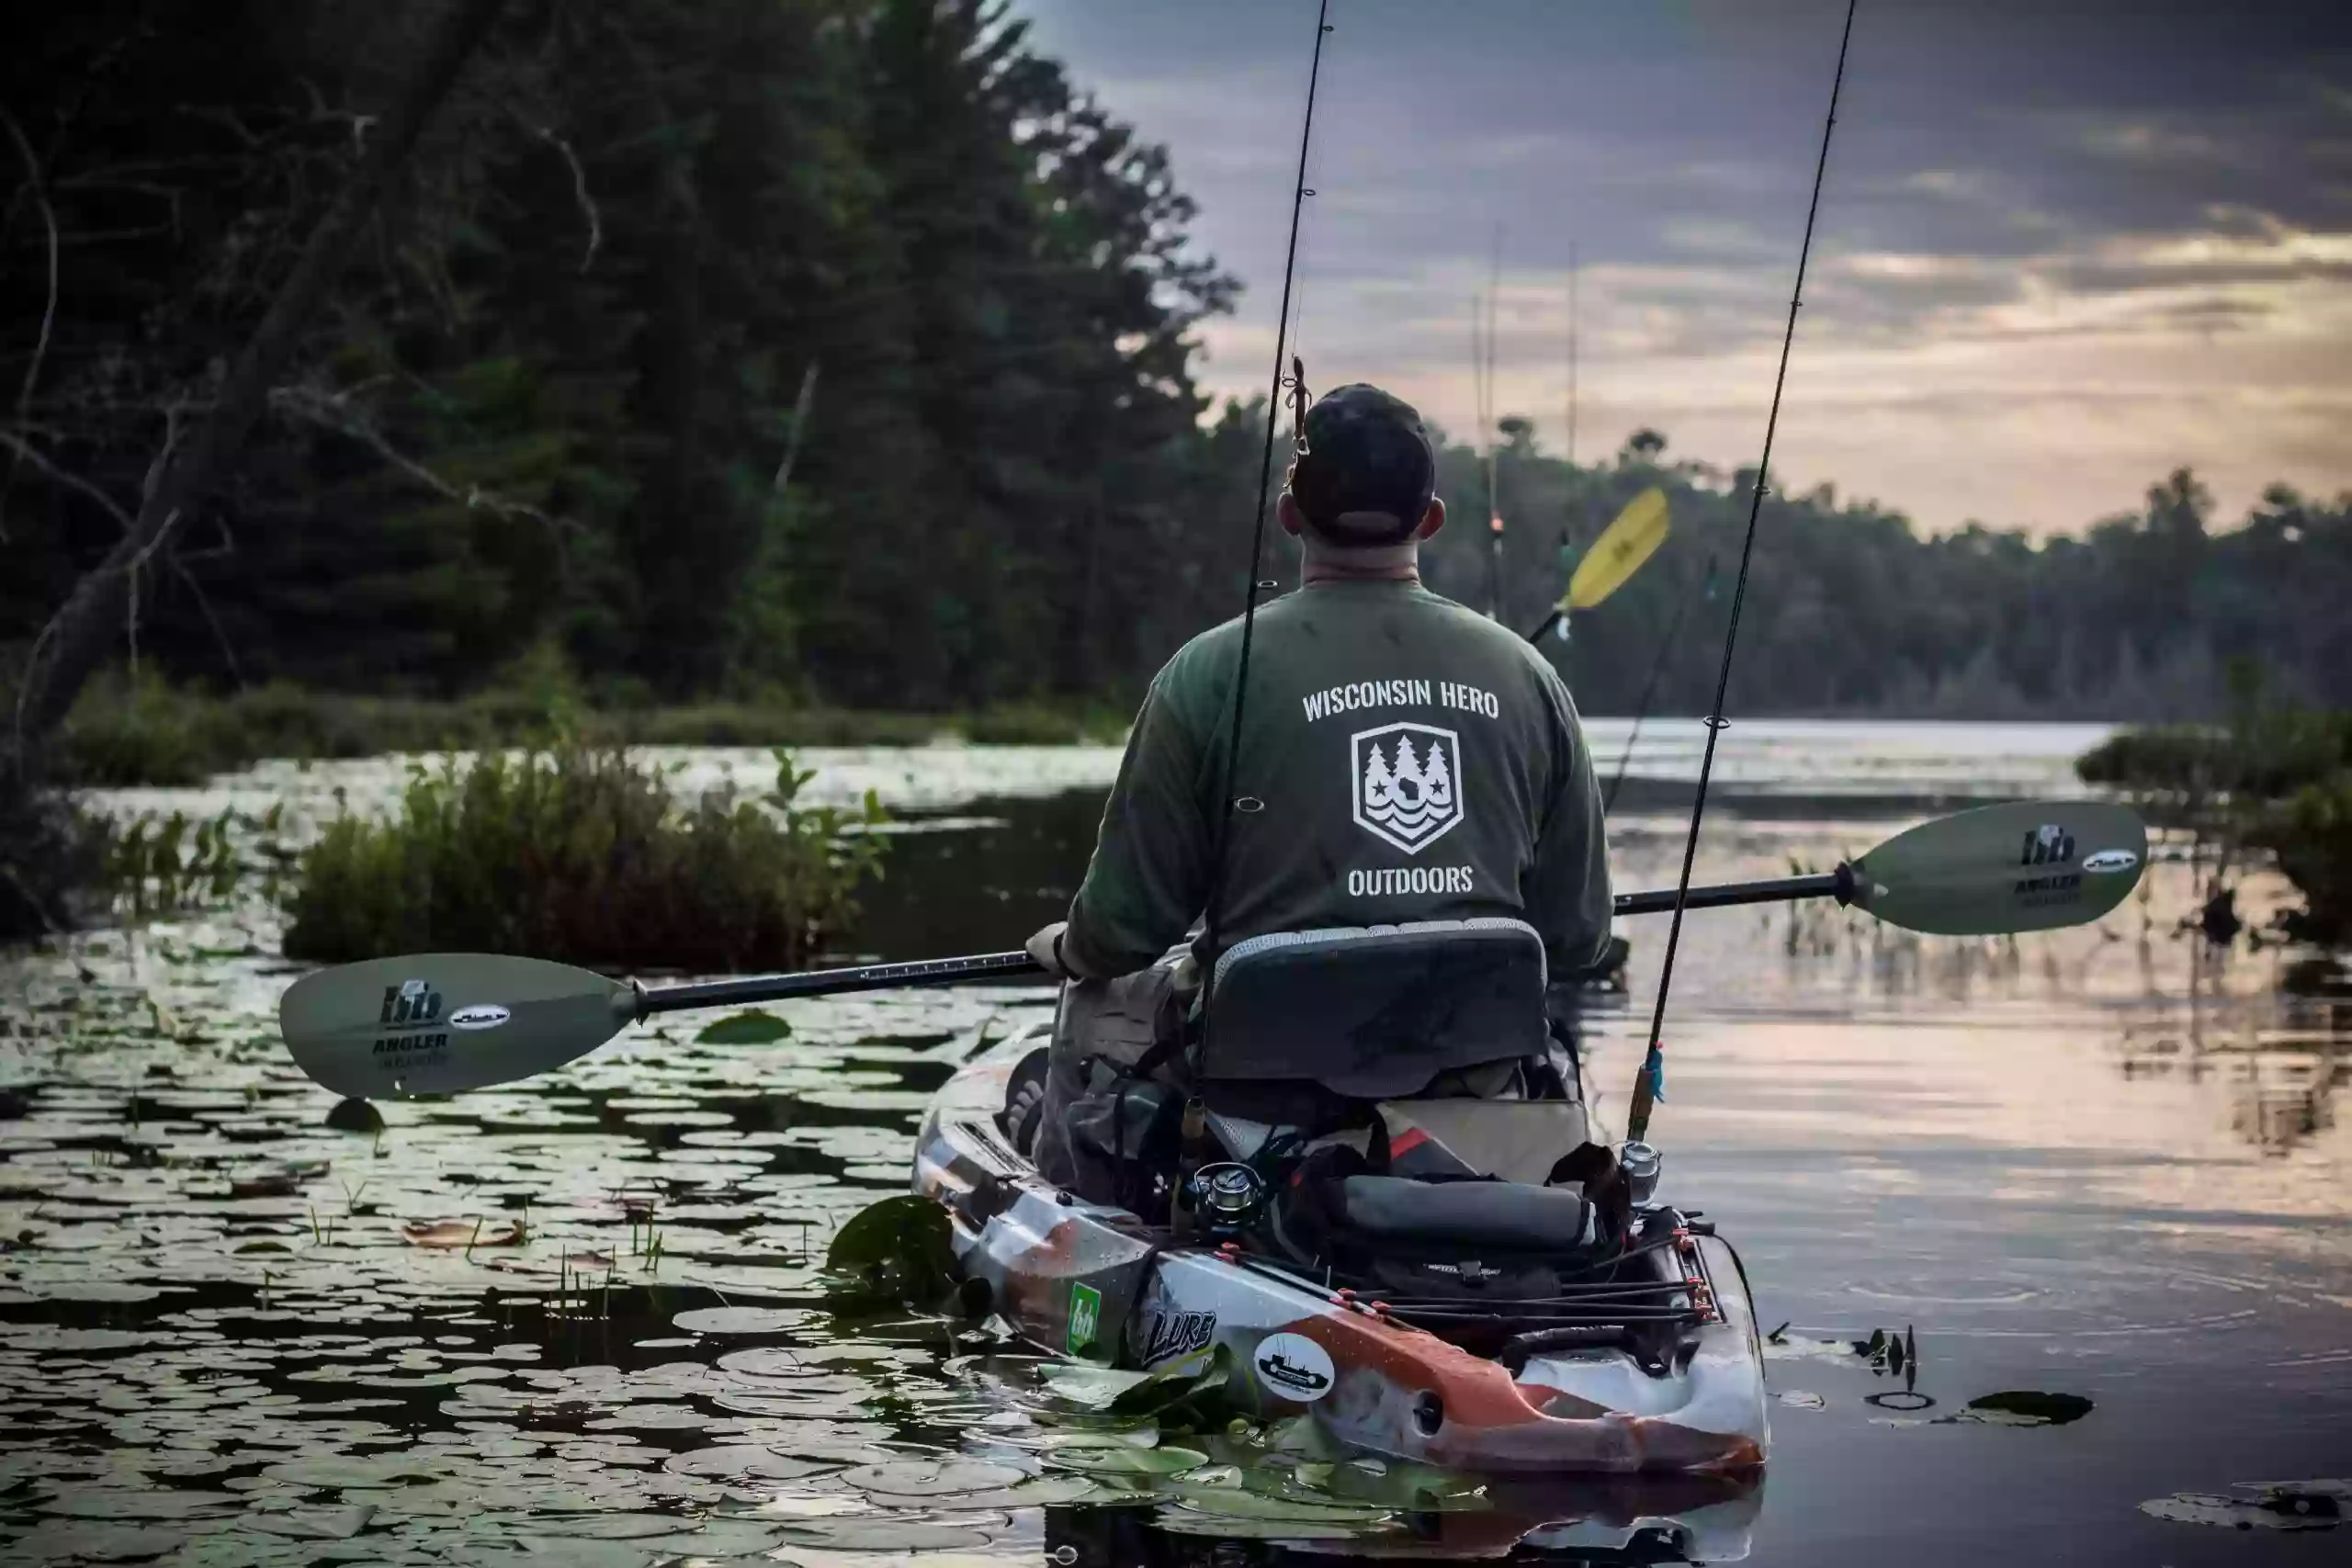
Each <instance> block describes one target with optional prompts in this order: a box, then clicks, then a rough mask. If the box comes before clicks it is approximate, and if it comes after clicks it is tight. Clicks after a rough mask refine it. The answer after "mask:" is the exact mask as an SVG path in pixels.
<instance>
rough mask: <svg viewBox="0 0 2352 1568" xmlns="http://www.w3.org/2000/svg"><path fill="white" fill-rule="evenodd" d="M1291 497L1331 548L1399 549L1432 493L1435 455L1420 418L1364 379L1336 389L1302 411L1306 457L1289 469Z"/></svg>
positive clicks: (1409, 535) (1413, 410)
mask: <svg viewBox="0 0 2352 1568" xmlns="http://www.w3.org/2000/svg"><path fill="white" fill-rule="evenodd" d="M1290 493H1291V497H1292V499H1293V500H1295V502H1298V509H1299V511H1300V512H1301V513H1304V514H1305V515H1306V521H1307V522H1308V524H1309V525H1312V526H1313V527H1314V529H1315V531H1316V532H1317V534H1320V535H1322V536H1324V537H1325V538H1327V539H1329V540H1330V541H1331V542H1332V543H1334V544H1338V545H1357V546H1367V545H1397V544H1402V543H1403V542H1404V541H1405V540H1407V539H1408V538H1410V537H1412V535H1413V530H1414V529H1416V528H1418V527H1419V526H1420V524H1421V518H1422V515H1423V514H1424V513H1427V512H1428V511H1429V509H1430V497H1432V496H1434V495H1435V494H1436V493H1437V454H1436V453H1435V452H1434V451H1433V450H1431V449H1430V435H1429V432H1428V431H1427V430H1425V429H1423V428H1422V426H1421V416H1420V413H1419V411H1418V410H1416V409H1415V408H1414V407H1413V405H1412V404H1410V403H1408V402H1407V401H1405V400H1403V399H1401V398H1397V397H1392V396H1390V395H1389V394H1388V393H1386V392H1384V391H1382V390H1381V389H1379V388H1377V387H1373V386H1367V385H1365V384H1364V383H1363V382H1361V381H1357V382H1351V383H1350V384H1349V385H1347V386H1345V387H1334V388H1333V389H1331V390H1329V391H1328V392H1326V393H1324V394H1323V396H1322V397H1321V398H1320V399H1318V400H1317V401H1316V403H1315V406H1314V407H1312V408H1310V409H1308V410H1307V411H1306V456H1304V457H1300V458H1299V459H1298V460H1297V462H1296V463H1295V465H1293V467H1292V468H1291V476H1290ZM1366 513H1371V514H1372V515H1369V516H1367V515H1365V514H1366ZM1343 517H1344V518H1346V521H1345V522H1344V523H1342V522H1341V521H1340V519H1341V518H1343ZM1382 518H1388V519H1393V521H1392V522H1389V523H1385V524H1384V523H1383V522H1382V521H1381V519H1382Z"/></svg>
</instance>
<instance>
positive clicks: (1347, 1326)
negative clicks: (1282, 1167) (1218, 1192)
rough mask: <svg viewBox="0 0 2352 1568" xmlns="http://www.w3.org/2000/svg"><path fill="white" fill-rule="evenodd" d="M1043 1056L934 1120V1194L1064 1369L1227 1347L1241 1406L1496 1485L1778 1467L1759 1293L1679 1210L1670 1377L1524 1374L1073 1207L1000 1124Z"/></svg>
mask: <svg viewBox="0 0 2352 1568" xmlns="http://www.w3.org/2000/svg"><path fill="white" fill-rule="evenodd" d="M1037 1043H1039V1040H1038V1038H1037V1037H1036V1036H1035V1034H1032V1033H1023V1034H1019V1035H1015V1036H1014V1037H1013V1038H1012V1039H1010V1040H1007V1041H1005V1042H1003V1043H1001V1044H999V1045H997V1046H996V1047H994V1048H993V1049H991V1050H989V1051H988V1052H986V1053H985V1054H984V1055H979V1056H978V1057H977V1058H975V1059H974V1060H972V1061H971V1062H969V1063H967V1065H966V1066H964V1067H963V1068H962V1069H961V1070H960V1071H959V1072H957V1073H956V1076H955V1077H953V1078H951V1079H950V1080H949V1082H948V1083H947V1084H946V1085H945V1086H944V1088H943V1089H941V1090H940V1092H939V1094H938V1095H937V1097H936V1098H935V1099H934V1100H933V1103H932V1106H931V1108H930V1111H929V1113H928V1114H927V1116H926V1117H925V1119H924V1122H923V1127H922V1137H921V1140H920V1143H919V1145H918V1146H917V1151H916V1155H915V1162H914V1179H913V1186H914V1190H916V1191H918V1192H922V1193H925V1194H928V1195H929V1196H931V1197H933V1198H935V1199H937V1200H938V1201H940V1202H942V1203H943V1204H944V1206H945V1207H946V1209H947V1210H948V1213H949V1214H950V1216H951V1218H952V1221H953V1235H954V1247H955V1250H956V1266H957V1269H958V1271H959V1272H960V1274H961V1275H962V1277H963V1278H964V1279H965V1280H967V1281H970V1282H971V1283H969V1284H967V1291H969V1292H972V1293H973V1294H975V1295H979V1294H982V1293H983V1292H984V1294H985V1299H986V1303H987V1305H988V1306H989V1307H990V1308H991V1309H993V1310H994V1311H995V1312H996V1313H997V1314H1000V1315H1001V1316H1002V1317H1003V1319H1004V1320H1005V1321H1006V1322H1007V1323H1008V1324H1010V1325H1012V1327H1013V1328H1014V1330H1015V1331H1017V1332H1018V1333H1019V1334H1021V1335H1022V1336H1023V1337H1024V1338H1026V1339H1028V1340H1030V1341H1031V1342H1033V1343H1034V1344H1035V1345H1037V1346H1038V1347H1040V1348H1044V1349H1046V1350H1048V1351H1051V1352H1056V1353H1060V1354H1067V1355H1071V1356H1076V1357H1080V1358H1084V1359H1091V1360H1097V1361H1103V1362H1107V1363H1110V1364H1114V1365H1117V1366H1122V1367H1129V1368H1136V1369H1142V1370H1148V1369H1150V1368H1153V1367H1156V1366H1159V1365H1163V1364H1165V1363H1167V1362H1169V1361H1171V1360H1175V1359H1180V1358H1182V1357H1185V1356H1188V1355H1193V1354H1195V1353H1197V1352H1199V1351H1201V1350H1203V1349H1204V1348H1207V1347H1210V1346H1222V1347H1224V1348H1225V1349H1226V1350H1227V1355H1228V1363H1227V1364H1228V1365H1229V1366H1230V1367H1231V1368H1232V1379H1233V1382H1232V1385H1231V1388H1230V1393H1231V1394H1232V1396H1233V1398H1234V1400H1235V1402H1236V1403H1237V1404H1239V1405H1240V1406H1242V1407H1243V1408H1248V1409H1254V1410H1256V1411H1258V1412H1260V1413H1261V1414H1263V1415H1266V1416H1287V1415H1296V1414H1306V1415H1310V1416H1312V1417H1313V1418H1314V1419H1315V1421H1316V1422H1317V1423H1318V1424H1319V1425H1320V1426H1322V1427H1325V1428H1326V1429H1327V1430H1328V1431H1329V1434H1330V1436H1331V1437H1332V1438H1336V1439H1337V1440H1339V1441H1340V1442H1341V1443H1344V1444H1346V1445H1348V1446H1350V1447H1352V1448H1356V1449H1360V1450H1365V1451H1368V1452H1371V1453H1375V1454H1384V1455H1388V1456H1392V1457H1395V1458H1398V1459H1407V1460H1414V1461H1422V1462H1425V1463H1430V1464H1435V1465H1442V1466H1445V1467H1448V1468H1452V1469H1459V1470H1468V1471H1475V1472H1481V1473H1529V1474H1543V1473H1550V1474H1569V1473H1576V1472H1585V1473H1592V1472H1606V1473H1619V1474H1630V1473H1635V1472H1653V1473H1685V1474H1705V1473H1717V1474H1734V1473H1739V1472H1752V1471H1755V1470H1756V1469H1758V1467H1760V1466H1761V1465H1762V1464H1763V1462H1764V1458H1765V1451H1766V1447H1767V1444H1768V1442H1769V1440H1770V1431H1769V1427H1768V1424H1767V1420H1766V1415H1765V1393H1764V1375H1763V1359H1762V1354H1761V1347H1760V1345H1759V1344H1758V1335H1757V1329H1756V1322H1755V1313H1754V1308H1753V1305H1752V1303H1751V1302H1750V1300H1749V1296H1748V1291H1747V1281H1746V1280H1745V1279H1744V1278H1743V1276H1742V1273H1741V1270H1740V1268H1739V1263H1738V1260H1737V1258H1736V1256H1735V1255H1734V1253H1733V1251H1732V1249H1731V1248H1730V1247H1729V1246H1727V1245H1726V1244H1725V1243H1724V1241H1723V1240H1722V1239H1721V1238H1719V1237H1717V1236H1714V1235H1708V1234H1702V1233H1701V1232H1700V1231H1698V1230H1693V1229H1692V1228H1691V1227H1690V1226H1688V1225H1687V1224H1683V1223H1682V1222H1681V1221H1680V1220H1679V1216H1677V1215H1675V1214H1673V1213H1672V1212H1671V1211H1667V1210H1660V1211H1657V1212H1655V1213H1652V1214H1650V1215H1648V1216H1646V1218H1647V1221H1648V1223H1650V1224H1653V1225H1654V1226H1657V1227H1670V1231H1662V1233H1654V1234H1670V1236H1671V1240H1670V1243H1669V1244H1668V1245H1666V1246H1663V1247H1658V1248H1657V1249H1655V1250H1653V1251H1651V1252H1649V1253H1647V1254H1646V1255H1645V1256H1644V1257H1643V1258H1640V1259H1638V1260H1637V1262H1636V1264H1635V1265H1634V1266H1636V1267H1653V1266H1654V1267H1655V1268H1656V1269H1657V1271H1658V1278H1659V1279H1660V1280H1669V1281H1672V1282H1674V1283H1675V1284H1676V1285H1677V1286H1678V1291H1677V1293H1676V1295H1675V1296H1674V1298H1673V1299H1674V1300H1675V1301H1676V1302H1677V1303H1680V1304H1683V1305H1687V1306H1689V1307H1691V1308H1692V1309H1693V1314H1694V1316H1695V1318H1696V1321H1695V1323H1694V1324H1693V1325H1691V1326H1689V1327H1687V1328H1685V1329H1683V1330H1681V1331H1680V1333H1679V1339H1678V1341H1677V1343H1676V1344H1675V1347H1674V1351H1673V1354H1672V1355H1671V1356H1670V1357H1668V1358H1653V1359H1649V1361H1648V1363H1647V1364H1646V1365H1645V1359H1643V1358H1641V1357H1638V1356H1636V1355H1635V1354H1634V1352H1633V1351H1631V1350H1629V1349H1626V1348H1617V1347H1612V1346H1610V1345H1607V1344H1603V1343H1585V1344H1577V1345H1575V1346H1572V1347H1568V1348H1558V1349H1550V1350H1533V1351H1530V1352H1529V1353H1528V1354H1527V1355H1526V1356H1525V1357H1524V1359H1523V1360H1521V1362H1520V1364H1519V1365H1517V1366H1516V1368H1513V1367H1509V1366H1506V1365H1505V1364H1504V1363H1503V1362H1502V1361H1501V1360H1498V1359H1489V1358H1487V1357H1484V1356H1479V1355H1474V1354H1472V1353H1471V1352H1470V1351H1468V1350H1466V1349H1464V1348H1460V1347H1459V1346H1456V1345H1454V1344H1452V1343H1450V1342H1448V1341H1447V1340H1446V1339H1443V1338H1441V1337H1438V1336H1437V1335H1436V1334H1433V1333H1430V1332H1428V1331H1426V1330H1424V1329H1421V1328H1417V1327H1413V1326H1410V1325H1408V1324H1405V1323H1402V1322H1399V1321H1397V1320H1396V1319H1395V1318H1394V1317H1392V1316H1391V1315H1390V1314H1388V1313H1387V1312H1386V1311H1385V1310H1383V1308H1382V1307H1381V1305H1380V1304H1379V1303H1368V1302H1364V1301H1359V1300H1357V1299H1355V1298H1353V1297H1352V1296H1351V1294H1350V1293H1349V1292H1344V1291H1339V1292H1334V1291H1332V1290H1329V1289H1327V1288H1325V1287H1324V1286H1323V1285H1322V1284H1321V1283H1319V1282H1318V1281H1316V1280H1310V1279H1307V1278H1306V1277H1304V1276H1302V1275H1300V1274H1298V1273H1296V1272H1294V1271H1292V1270H1290V1269H1285V1268H1283V1267H1281V1266H1280V1265H1278V1264H1276V1263H1274V1262H1272V1261H1271V1260H1268V1259H1265V1258H1259V1257H1256V1256H1254V1255H1250V1254H1245V1253H1241V1252H1238V1251H1237V1250H1236V1249H1234V1248H1232V1247H1223V1248H1219V1247H1214V1246H1211V1245H1209V1244H1207V1243H1204V1242H1198V1241H1194V1242H1189V1243H1188V1242H1182V1241H1179V1240H1178V1239H1176V1238H1174V1237H1172V1236H1171V1235H1170V1233H1169V1232H1168V1231H1167V1230H1165V1229H1161V1228H1154V1227H1151V1226H1148V1225H1146V1224H1143V1223H1142V1222H1141V1221H1140V1220H1139V1219H1138V1218H1137V1217H1136V1215H1134V1214H1132V1213H1128V1212H1127V1211H1125V1210H1123V1209H1117V1208H1112V1207H1108V1206H1105V1205H1101V1204H1092V1203H1087V1202H1083V1201H1078V1200H1077V1199H1075V1198H1074V1197H1072V1196H1070V1195H1069V1194H1066V1193H1062V1192H1059V1191H1057V1190H1055V1189H1054V1188H1053V1187H1052V1186H1051V1185H1050V1184H1048V1183H1046V1181H1045V1180H1043V1179H1041V1178H1040V1177H1039V1176H1038V1175H1037V1173H1036V1170H1035V1168H1034V1167H1033V1166H1032V1165H1031V1164H1030V1163H1029V1162H1028V1161H1027V1160H1026V1159H1024V1158H1023V1157H1022V1156H1020V1155H1019V1154H1017V1153H1016V1152H1015V1151H1014V1150H1013V1148H1012V1145H1011V1143H1010V1142H1009V1140H1008V1139H1007V1138H1006V1137H1005V1134H1004V1131H1003V1128H1002V1126H1001V1124H1000V1122H999V1121H998V1112H999V1111H1000V1109H1001V1107H1002V1105H1003V1103H1004V1095H1005V1089H1006V1086H1007V1083H1008V1082H1009V1080H1010V1079H1011V1077H1012V1074H1013V1071H1014V1069H1015V1068H1016V1066H1018V1065H1019V1063H1020V1062H1021V1060H1022V1058H1023V1055H1026V1054H1027V1053H1028V1051H1029V1050H1030V1049H1031V1048H1032V1047H1034V1046H1035V1044H1037Z"/></svg>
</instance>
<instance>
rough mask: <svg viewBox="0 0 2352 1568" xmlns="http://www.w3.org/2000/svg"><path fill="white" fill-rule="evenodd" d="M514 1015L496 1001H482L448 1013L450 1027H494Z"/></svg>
mask: <svg viewBox="0 0 2352 1568" xmlns="http://www.w3.org/2000/svg"><path fill="white" fill-rule="evenodd" d="M514 1016H515V1015H514V1014H513V1013H511V1012H508V1011H507V1010H505V1009H504V1008H503V1007H500V1006H499V1005H498V1004H497V1003H496V1002H483V1003H481V1004H480V1005H478V1006H475V1007H469V1008H459V1009H458V1010H457V1011H455V1012H453V1013H451V1014H450V1015H449V1027H450V1028H452V1029H496V1028H497V1027H498V1026H499V1025H500V1024H502V1023H504V1022H505V1021H507V1020H508V1019H510V1018H513V1017H514Z"/></svg>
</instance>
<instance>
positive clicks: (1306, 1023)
mask: <svg viewBox="0 0 2352 1568" xmlns="http://www.w3.org/2000/svg"><path fill="white" fill-rule="evenodd" d="M1545 979H1546V976H1545V974H1544V940H1543V938H1542V937H1541V936H1539V935H1538V934H1537V933H1536V931H1535V928H1534V927H1532V926H1531V925H1529V924H1527V923H1526V922H1525V921H1523V920H1513V919H1470V920H1416V921H1412V922H1410V923H1408V924H1403V925H1390V926H1340V927H1330V928H1326V929H1322V930H1317V931H1276V932H1272V933H1270V934H1268V935H1265V936H1258V937H1251V938H1250V939H1249V940H1248V941H1246V942H1236V943H1235V944H1234V945H1233V947H1232V948H1230V949H1229V950H1228V951H1227V952H1226V953H1225V954H1224V955H1223V956H1221V957H1220V958H1218V960H1217V962H1216V974H1215V976H1214V980H1213V983H1212V984H1211V986H1210V987H1209V989H1208V998H1209V1000H1208V1014H1207V1017H1206V1018H1205V1019H1204V1020H1203V1025H1204V1028H1203V1033H1202V1036H1201V1040H1200V1043H1199V1047H1198V1049H1197V1051H1196V1054H1195V1059H1194V1066H1195V1071H1196V1073H1197V1076H1198V1078H1199V1080H1200V1083H1201V1085H1202V1098H1203V1099H1204V1100H1205V1101H1207V1102H1209V1103H1210V1104H1211V1105H1212V1106H1214V1105H1215V1104H1216V1100H1217V1098H1218V1088H1219V1086H1220V1085H1252V1084H1255V1085H1265V1084H1272V1083H1281V1082H1292V1083H1301V1084H1313V1085H1317V1086H1319V1087H1320V1088H1321V1089H1324V1090H1326V1091H1328V1092H1329V1093H1331V1094H1335V1095H1338V1096H1340V1097H1342V1098H1344V1099H1347V1100H1400V1099H1406V1098H1409V1097H1411V1096H1413V1095H1416V1094H1419V1092H1421V1091H1422V1090H1424V1089H1428V1088H1429V1086H1430V1081H1431V1080H1432V1079H1434V1078H1436V1077H1439V1076H1440V1075H1441V1074H1444V1073H1448V1072H1454V1071H1459V1070H1462V1069H1466V1068H1473V1067H1481V1066H1487V1065H1489V1064H1494V1063H1504V1062H1519V1061H1525V1060H1528V1059H1531V1058H1541V1057H1543V1056H1544V1053H1545V1051H1546V1049H1547V1046H1548V1044H1549V1038H1550V1037H1549V1033H1548V1032H1547V1028H1546V1024H1545V1021H1544V985H1545Z"/></svg>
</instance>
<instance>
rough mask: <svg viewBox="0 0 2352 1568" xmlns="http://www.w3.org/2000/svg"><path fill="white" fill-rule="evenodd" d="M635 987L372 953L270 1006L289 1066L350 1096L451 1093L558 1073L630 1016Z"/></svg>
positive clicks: (458, 959)
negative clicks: (554, 1070)
mask: <svg viewBox="0 0 2352 1568" xmlns="http://www.w3.org/2000/svg"><path fill="white" fill-rule="evenodd" d="M637 1006H638V993H637V987H634V986H632V985H629V984H628V983H627V982H626V981H621V980H608V979H606V978H605V976H602V975H594V974H591V973H589V972H588V971H587V970H585V969H574V968H572V967H571V965H570V964H550V963H548V962H547V961H546V960H544V959H539V958H503V957H497V956H494V955H492V954H488V953H418V954H415V955H413V956H410V957H406V958H371V959H369V960H368V961H367V962H366V963H364V964H341V965H338V966H337V967H335V968H333V969H322V970H320V971H319V972H318V973H317V974H315V975H307V976H303V977H302V978H301V979H300V980H298V981H296V982H295V983H294V985H293V987H291V988H290V989H288V991H287V993H286V995H285V997H284V998H282V999H281V1000H280V1001H279V1002H278V1004H277V1024H278V1029H279V1031H280V1032H282V1033H284V1035H285V1036H286V1045H287V1049H288V1050H289V1051H291V1052H292V1053H293V1055H294V1061H295V1065H296V1066H300V1068H301V1069H302V1070H303V1071H304V1072H306V1073H308V1074H310V1075H311V1077H312V1078H313V1079H315V1080H316V1081H317V1082H319V1083H321V1084H322V1085H324V1086H325V1087H326V1088H328V1089H333V1090H334V1092H335V1093H337V1094H340V1095H343V1096H345V1098H346V1099H354V1100H383V1099H387V1098H393V1097H398V1096H401V1095H412V1094H457V1093H460V1092H462V1091H464V1090H466V1089H482V1088H486V1087H488V1086H489V1085H492V1084H501V1083H511V1082H513V1081H514V1080H515V1079H516V1078H524V1077H530V1076H531V1075H532V1074H534V1073H544V1072H547V1071H548V1070H549V1069H550V1068H554V1067H560V1066H563V1065H564V1064H565V1063H566V1062H570V1061H571V1060H573V1059H575V1058H577V1057H579V1056H582V1055H586V1054H587V1053H588V1052H591V1051H593V1050H594V1049H595V1048H596V1047H597V1046H599V1045H602V1044H603V1043H605V1041H607V1040H609V1039H611V1038H612V1037H613V1036H614V1035H615V1034H616V1033H617V1032H619V1031H620V1029H621V1027H622V1026H623V1025H624V1024H627V1023H628V1021H630V1020H632V1019H634V1018H635V1017H636V1016H637Z"/></svg>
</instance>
